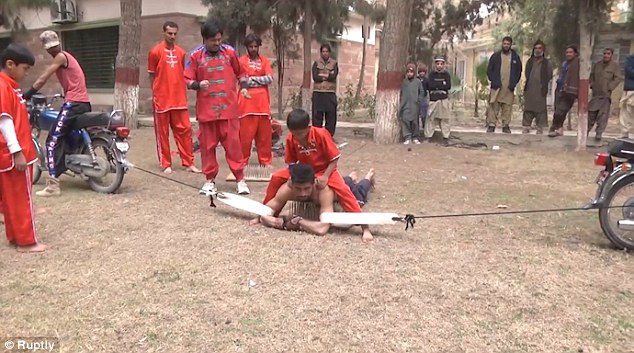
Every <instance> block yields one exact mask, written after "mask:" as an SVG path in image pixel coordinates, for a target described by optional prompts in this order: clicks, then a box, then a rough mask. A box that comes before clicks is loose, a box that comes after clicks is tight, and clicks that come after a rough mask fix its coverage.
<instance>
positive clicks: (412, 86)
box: [398, 64, 425, 145]
mask: <svg viewBox="0 0 634 353" xmlns="http://www.w3.org/2000/svg"><path fill="white" fill-rule="evenodd" d="M423 99H425V89H424V88H423V82H422V81H421V80H420V79H418V78H417V77H416V65H414V64H407V71H406V73H405V78H404V79H403V83H402V84H401V96H400V101H401V102H400V107H399V111H398V115H399V118H400V120H401V126H402V129H403V138H404V139H405V142H404V144H406V145H409V144H410V143H412V142H413V143H415V144H417V145H419V144H420V141H419V140H418V137H419V136H418V135H419V133H420V131H419V126H418V121H419V120H418V119H419V115H420V106H421V103H422V102H423Z"/></svg>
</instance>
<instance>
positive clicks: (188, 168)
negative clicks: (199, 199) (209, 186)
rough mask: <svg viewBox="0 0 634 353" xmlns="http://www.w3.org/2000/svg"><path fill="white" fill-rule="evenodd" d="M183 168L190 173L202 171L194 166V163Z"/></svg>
mask: <svg viewBox="0 0 634 353" xmlns="http://www.w3.org/2000/svg"><path fill="white" fill-rule="evenodd" d="M185 170H187V171H188V172H190V173H195V174H200V173H202V171H201V170H200V169H198V168H196V166H195V165H192V166H189V167H187V168H185Z"/></svg>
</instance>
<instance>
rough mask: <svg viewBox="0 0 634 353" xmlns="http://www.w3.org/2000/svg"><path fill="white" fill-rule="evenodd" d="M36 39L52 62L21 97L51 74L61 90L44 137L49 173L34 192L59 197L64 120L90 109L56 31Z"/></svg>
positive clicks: (74, 63) (72, 61)
mask: <svg viewBox="0 0 634 353" xmlns="http://www.w3.org/2000/svg"><path fill="white" fill-rule="evenodd" d="M40 41H42V45H43V46H44V49H46V51H47V52H48V53H49V54H50V55H51V56H52V57H53V62H52V63H51V64H50V65H49V66H48V68H46V71H44V73H43V74H42V75H41V76H40V77H39V78H38V79H37V80H36V81H35V83H33V86H32V87H31V89H29V90H28V91H27V92H26V93H25V94H24V99H26V100H29V99H30V98H31V97H32V96H33V95H34V94H35V93H36V92H37V91H39V90H40V89H42V87H44V85H45V84H46V81H48V79H49V78H50V77H51V76H52V75H53V74H55V75H56V76H57V79H58V81H59V83H60V84H61V85H62V88H63V89H64V104H63V105H62V108H61V109H60V112H59V115H58V116H57V122H56V123H55V124H53V126H52V127H51V130H50V131H49V134H48V138H47V139H46V154H47V158H48V173H49V177H48V180H47V181H46V188H44V189H43V190H41V191H38V192H36V193H35V194H36V195H37V196H59V195H61V190H60V187H59V177H60V175H62V173H64V172H65V171H66V164H65V162H64V158H63V157H62V156H63V152H64V150H63V149H64V145H65V144H64V143H63V139H64V137H65V135H66V133H67V130H68V121H70V118H72V117H74V116H77V115H80V114H83V113H86V112H90V111H91V110H92V108H91V106H90V99H89V98H88V89H87V88H86V77H85V75H84V71H83V70H82V68H81V66H80V65H79V62H77V59H75V57H73V56H72V55H71V54H70V53H68V52H66V51H64V50H62V49H61V46H60V41H59V37H58V36H57V33H55V32H53V31H44V32H43V33H42V34H41V35H40Z"/></svg>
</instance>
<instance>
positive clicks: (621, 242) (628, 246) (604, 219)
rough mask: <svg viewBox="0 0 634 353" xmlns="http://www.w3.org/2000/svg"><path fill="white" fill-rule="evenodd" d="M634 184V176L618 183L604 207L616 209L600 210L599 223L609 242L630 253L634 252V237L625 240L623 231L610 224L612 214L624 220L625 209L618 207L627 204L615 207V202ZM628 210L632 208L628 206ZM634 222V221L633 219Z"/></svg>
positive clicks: (609, 194)
mask: <svg viewBox="0 0 634 353" xmlns="http://www.w3.org/2000/svg"><path fill="white" fill-rule="evenodd" d="M631 184H634V175H632V176H629V177H626V178H624V179H623V180H621V181H619V182H617V183H616V184H615V185H614V186H613V187H612V189H610V192H609V193H608V196H607V197H606V199H605V203H604V205H606V206H608V207H614V208H601V209H600V210H599V223H600V224H601V229H602V230H603V233H604V234H605V236H606V237H607V238H608V240H610V242H611V243H612V244H614V245H615V246H616V247H617V248H619V249H625V250H629V251H634V235H632V236H631V238H630V239H626V238H624V237H623V236H622V235H621V234H620V232H622V231H621V230H619V229H618V225H617V224H616V223H615V222H614V224H613V222H610V214H611V213H612V212H614V213H615V214H618V215H621V217H619V218H623V214H624V213H625V212H624V210H625V209H624V208H618V207H617V206H625V204H622V205H618V204H615V205H613V204H612V203H613V201H614V198H615V196H616V195H617V193H618V192H619V191H620V190H621V189H623V188H625V187H627V186H629V185H631ZM628 208H630V206H628ZM633 220H634V219H633Z"/></svg>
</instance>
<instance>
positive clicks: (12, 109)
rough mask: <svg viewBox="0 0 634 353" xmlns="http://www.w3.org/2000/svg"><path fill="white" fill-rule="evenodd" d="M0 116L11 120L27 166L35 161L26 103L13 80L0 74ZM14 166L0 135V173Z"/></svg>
mask: <svg viewBox="0 0 634 353" xmlns="http://www.w3.org/2000/svg"><path fill="white" fill-rule="evenodd" d="M0 116H2V117H5V116H6V117H8V118H10V119H11V120H13V126H14V127H15V134H16V137H17V138H18V142H19V143H20V148H22V153H23V154H24V157H25V158H26V162H27V163H28V164H33V163H35V161H37V154H36V152H35V146H33V141H32V140H31V124H30V123H29V113H28V112H27V110H26V101H25V100H24V99H23V98H22V92H21V90H20V86H19V85H18V83H17V82H15V80H14V79H12V78H11V77H9V76H7V74H5V73H4V72H0ZM14 166H15V163H14V161H13V155H12V154H11V152H9V146H7V141H6V140H5V139H4V136H3V135H2V134H0V172H7V171H9V170H11V169H13V167H14Z"/></svg>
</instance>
